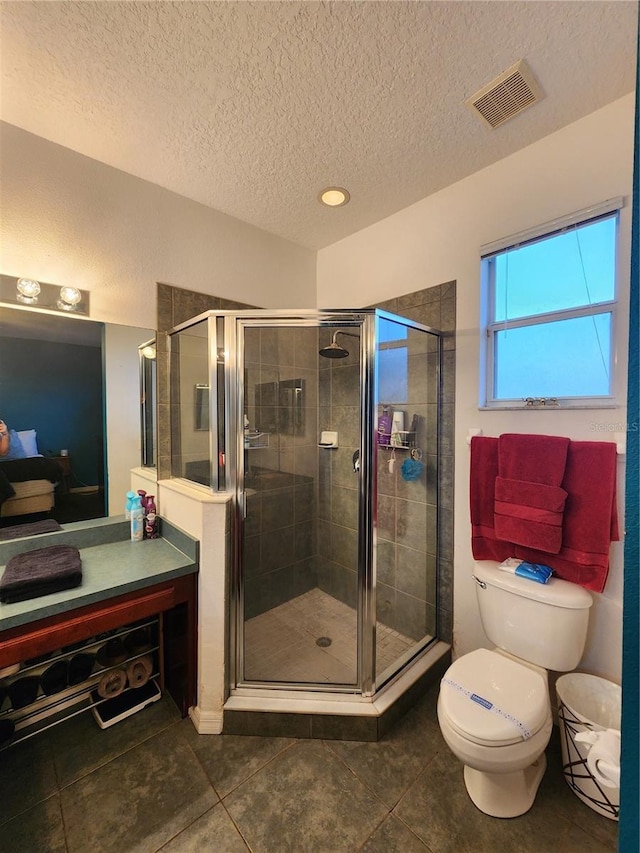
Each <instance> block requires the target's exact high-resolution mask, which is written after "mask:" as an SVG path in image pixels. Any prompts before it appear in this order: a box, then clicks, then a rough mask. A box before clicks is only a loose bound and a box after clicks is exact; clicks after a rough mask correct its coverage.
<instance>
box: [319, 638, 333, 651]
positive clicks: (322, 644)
mask: <svg viewBox="0 0 640 853" xmlns="http://www.w3.org/2000/svg"><path fill="white" fill-rule="evenodd" d="M330 645H331V637H318V639H317V640H316V646H320V648H321V649H326V648H327V646H330Z"/></svg>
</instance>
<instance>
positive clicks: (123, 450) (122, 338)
mask: <svg viewBox="0 0 640 853" xmlns="http://www.w3.org/2000/svg"><path fill="white" fill-rule="evenodd" d="M154 335H155V332H154V330H151V329H142V328H135V327H129V326H120V325H116V324H111V323H99V322H95V321H91V320H84V319H79V318H76V317H66V316H56V315H50V314H46V313H44V312H35V311H30V310H27V309H20V308H14V307H5V306H3V305H0V418H2V419H3V420H4V421H5V422H6V424H7V426H8V427H9V429H15V430H16V431H20V432H21V433H28V435H29V436H33V438H34V440H35V444H34V445H33V446H32V447H30V448H29V453H30V454H33V452H34V451H35V452H36V453H38V454H41V455H42V456H44V457H54V458H56V459H57V460H58V461H59V462H61V464H62V471H63V475H62V478H61V480H60V482H58V483H57V484H56V486H55V503H54V507H53V508H52V510H51V512H50V515H49V517H52V518H54V519H56V520H58V521H59V522H60V523H61V524H63V525H64V527H65V529H67V526H68V523H70V522H74V521H80V520H83V519H89V518H98V517H103V516H109V515H121V514H122V513H123V512H124V495H125V493H126V491H127V490H128V489H129V482H130V475H129V472H130V470H131V468H134V467H137V466H139V465H140V464H141V461H142V459H141V454H142V452H143V450H144V444H145V442H144V440H143V434H141V432H142V431H141V428H140V412H141V402H142V395H141V388H142V386H141V367H140V361H141V357H140V348H141V346H143V345H144V344H149V342H150V338H152V337H153V336H154ZM147 360H149V361H151V360H150V359H145V361H147ZM146 382H147V394H148V396H149V397H150V398H152V408H153V410H154V411H153V414H152V415H150V416H149V418H148V420H147V424H146V427H147V438H148V441H147V446H148V447H147V449H148V454H147V457H146V460H147V461H146V464H152V461H150V460H154V461H155V435H152V434H153V433H154V432H155V362H154V366H153V367H150V368H148V369H147V371H146ZM2 464H3V463H2V462H1V461H0V466H2ZM1 511H2V507H0V512H1ZM40 517H42V516H40ZM33 520H35V519H34V517H33V516H30V515H29V514H26V513H25V514H22V515H15V516H11V517H8V516H4V517H3V516H2V515H0V526H1V527H6V526H7V525H8V524H11V525H13V524H20V523H23V522H25V521H33Z"/></svg>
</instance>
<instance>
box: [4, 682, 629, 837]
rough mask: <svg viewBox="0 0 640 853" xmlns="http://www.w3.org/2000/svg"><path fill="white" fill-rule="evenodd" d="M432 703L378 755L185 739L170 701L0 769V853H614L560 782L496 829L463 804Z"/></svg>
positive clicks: (596, 819)
mask: <svg viewBox="0 0 640 853" xmlns="http://www.w3.org/2000/svg"><path fill="white" fill-rule="evenodd" d="M436 695H437V689H432V690H431V691H430V692H429V693H428V694H427V695H426V696H425V697H424V698H423V699H422V700H420V702H419V703H418V704H417V705H416V707H415V708H414V709H413V710H412V711H410V712H409V714H407V715H406V716H405V717H404V718H403V719H402V720H401V721H400V722H399V723H398V724H397V725H396V726H395V728H393V729H392V731H391V732H390V733H389V734H388V735H387V736H386V737H385V738H384V739H383V740H381V741H379V742H378V743H360V742H340V741H321V740H316V741H310V740H295V739H287V738H258V737H240V736H236V735H221V736H198V735H197V734H196V732H195V730H194V728H193V726H192V724H191V722H190V721H189V720H180V718H179V715H178V712H177V710H176V708H175V707H174V706H173V704H172V703H171V701H170V700H169V699H168V698H164V699H163V700H162V701H161V702H158V703H157V704H155V705H153V706H151V707H149V708H147V709H145V710H144V711H143V712H141V713H139V714H137V715H136V716H134V717H132V718H130V719H129V720H126V721H124V722H122V723H120V724H118V725H116V726H114V727H113V728H111V729H107V730H105V731H101V730H100V729H98V727H97V726H96V724H95V722H94V720H93V718H92V717H91V715H90V714H84V715H82V716H79V717H77V718H75V719H74V720H69V721H67V722H65V723H63V724H61V725H59V726H57V727H55V728H53V729H50V730H49V731H48V732H44V733H42V734H41V735H39V736H37V737H35V738H32V739H31V740H28V741H24V742H23V743H19V744H16V745H15V746H14V747H12V748H10V749H8V750H5V751H4V752H2V753H0V849H1V850H2V853H108V851H118V853H134V851H135V853H143V851H145V853H146V851H148V852H149V853H152V851H158V850H162V851H170V853H189V851H194V853H195V851H197V853H236V851H237V853H242V851H245V853H246V851H247V850H250V851H254V853H287V851H295V853H324V851H326V853H341V851H362V853H396V851H397V853H419V851H422V853H427V851H431V853H465V851H473V853H477V851H492V853H493V851H498V850H500V851H503V850H504V851H507V853H551V851H553V853H611V851H615V849H616V835H617V824H616V823H615V822H614V821H610V820H608V819H607V818H605V817H600V816H599V815H597V814H596V813H595V812H593V811H592V810H591V809H589V808H588V807H587V806H585V805H584V804H583V803H581V802H580V800H578V798H577V797H576V796H575V795H574V794H573V793H572V792H571V791H570V790H569V788H568V786H567V785H566V783H565V782H564V779H563V777H562V770H561V764H560V758H559V743H558V740H557V737H556V738H554V739H553V740H552V745H551V746H550V748H549V750H548V760H549V767H548V769H547V773H546V775H545V778H544V780H543V782H542V785H541V788H540V791H539V793H538V797H537V799H536V802H535V804H534V806H533V808H532V809H531V811H530V812H528V813H527V814H526V815H524V816H523V817H520V818H516V819H513V820H499V819H496V818H491V817H488V816H487V815H485V814H482V813H481V812H479V811H478V810H477V809H476V808H475V807H474V806H473V805H472V803H471V801H470V800H469V798H468V796H467V794H466V791H465V788H464V783H463V780H462V767H461V765H460V764H459V763H458V762H457V761H456V759H455V758H454V757H453V756H452V755H451V753H450V752H449V750H448V749H447V747H446V745H445V744H444V742H443V740H442V737H441V735H440V730H439V728H438V723H437V719H436V713H435V702H436Z"/></svg>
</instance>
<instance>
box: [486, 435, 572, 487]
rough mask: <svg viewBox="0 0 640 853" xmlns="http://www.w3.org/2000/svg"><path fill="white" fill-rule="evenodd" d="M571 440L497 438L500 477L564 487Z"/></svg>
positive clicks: (555, 438)
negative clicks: (563, 482) (563, 481)
mask: <svg viewBox="0 0 640 853" xmlns="http://www.w3.org/2000/svg"><path fill="white" fill-rule="evenodd" d="M569 443H570V439H568V438H564V437H563V436H559V435H534V434H531V433H512V432H505V433H503V434H502V435H501V436H500V438H499V439H498V468H499V471H498V473H499V475H500V476H501V477H506V478H507V479H509V480H525V481H526V482H528V483H546V485H548V486H561V485H562V480H563V478H564V469H565V466H566V464H567V451H568V450H569Z"/></svg>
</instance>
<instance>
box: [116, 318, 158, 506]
mask: <svg viewBox="0 0 640 853" xmlns="http://www.w3.org/2000/svg"><path fill="white" fill-rule="evenodd" d="M154 335H155V332H154V331H152V330H150V329H138V328H130V327H127V326H119V325H116V324H114V323H107V324H106V326H105V329H104V344H105V346H104V377H105V378H104V381H105V392H106V393H105V420H106V432H107V479H108V484H109V505H108V507H107V515H122V513H123V512H124V503H125V501H124V496H125V494H126V492H128V491H129V489H130V488H131V486H130V483H129V481H130V473H129V472H130V470H131V468H134V467H135V466H136V465H140V457H141V435H140V367H139V361H138V347H139V346H140V344H143V343H145V342H146V341H148V340H150V339H151V338H153V337H154Z"/></svg>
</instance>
